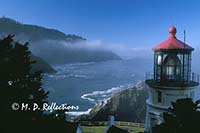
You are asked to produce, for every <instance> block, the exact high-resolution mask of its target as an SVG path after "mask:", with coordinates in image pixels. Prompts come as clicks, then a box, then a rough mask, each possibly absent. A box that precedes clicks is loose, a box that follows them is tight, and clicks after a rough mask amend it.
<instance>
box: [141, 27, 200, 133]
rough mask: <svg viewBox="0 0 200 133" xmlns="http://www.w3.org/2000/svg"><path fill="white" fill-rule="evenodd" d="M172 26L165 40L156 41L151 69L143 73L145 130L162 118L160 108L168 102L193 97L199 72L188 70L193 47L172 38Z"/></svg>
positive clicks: (159, 121)
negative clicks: (157, 42)
mask: <svg viewBox="0 0 200 133" xmlns="http://www.w3.org/2000/svg"><path fill="white" fill-rule="evenodd" d="M176 32H177V30H176V28H175V27H174V26H172V27H170V28H169V37H168V39H167V40H165V41H163V42H162V43H160V44H158V45H156V46H155V47H154V48H153V51H154V67H153V73H147V74H146V81H145V82H146V86H147V88H148V94H149V97H148V99H147V100H146V105H147V111H146V121H145V131H146V132H151V129H152V127H153V126H155V125H158V124H160V123H162V122H163V117H162V115H163V112H165V111H167V109H168V108H169V107H170V106H171V102H173V101H176V100H177V99H181V98H192V99H194V95H195V90H196V88H197V86H198V85H199V76H198V75H197V74H195V73H193V72H191V60H192V57H191V54H192V51H194V48H192V47H191V46H189V45H187V44H185V42H182V41H180V40H178V39H177V38H176Z"/></svg>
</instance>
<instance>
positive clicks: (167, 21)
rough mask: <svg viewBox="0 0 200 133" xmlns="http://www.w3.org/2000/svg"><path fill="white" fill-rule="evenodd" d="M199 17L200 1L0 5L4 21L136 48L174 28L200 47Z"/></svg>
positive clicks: (27, 0)
mask: <svg viewBox="0 0 200 133" xmlns="http://www.w3.org/2000/svg"><path fill="white" fill-rule="evenodd" d="M199 14H200V1H198V0H0V16H5V17H9V18H13V19H15V20H17V21H19V22H22V23H25V24H34V25H40V26H44V27H47V28H53V29H57V30H60V31H62V32H64V33H66V34H77V35H80V36H82V37H84V38H86V39H88V40H100V41H102V42H104V43H105V45H106V44H112V45H116V46H117V45H120V46H121V45H122V46H127V47H131V48H151V47H153V46H154V45H156V44H159V43H160V42H162V41H163V40H165V39H167V38H168V28H169V27H170V26H171V25H174V26H175V27H176V28H177V37H178V38H179V39H180V40H183V38H184V37H183V31H184V30H186V43H188V44H189V45H191V46H193V47H199V46H200V15H199Z"/></svg>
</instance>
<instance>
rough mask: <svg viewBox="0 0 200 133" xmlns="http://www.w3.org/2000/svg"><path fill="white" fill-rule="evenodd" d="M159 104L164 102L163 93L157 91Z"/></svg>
mask: <svg viewBox="0 0 200 133" xmlns="http://www.w3.org/2000/svg"><path fill="white" fill-rule="evenodd" d="M157 102H158V103H161V102H162V92H161V91H157Z"/></svg>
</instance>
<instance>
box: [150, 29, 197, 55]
mask: <svg viewBox="0 0 200 133" xmlns="http://www.w3.org/2000/svg"><path fill="white" fill-rule="evenodd" d="M169 34H170V35H169V38H168V39H167V40H165V41H163V42H162V43H160V44H158V45H156V46H155V47H154V48H153V50H191V51H192V50H194V49H193V48H192V47H190V46H189V45H187V44H185V43H184V42H182V41H180V40H178V39H177V38H176V36H175V35H176V28H175V27H174V26H172V27H170V28H169Z"/></svg>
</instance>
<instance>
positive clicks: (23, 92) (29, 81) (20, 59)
mask: <svg viewBox="0 0 200 133" xmlns="http://www.w3.org/2000/svg"><path fill="white" fill-rule="evenodd" d="M30 54H31V53H30V51H29V49H28V43H25V44H21V43H19V42H16V41H14V40H13V36H11V35H9V36H7V37H6V38H4V39H1V40H0V90H1V92H0V123H1V124H0V128H1V130H3V131H7V130H10V127H12V126H13V125H18V124H19V123H22V122H24V123H26V122H30V121H34V120H39V119H42V115H43V111H42V110H35V111H34V110H33V104H34V103H37V105H39V107H40V108H42V105H43V103H44V102H47V96H48V92H46V91H45V90H44V89H43V88H42V82H41V79H42V75H41V72H39V71H37V72H33V71H31V68H32V65H33V64H34V63H35V61H32V60H31V57H30V56H31V55H30ZM22 104H24V105H26V104H28V108H26V107H25V108H24V109H23V110H22ZM0 132H1V131H0Z"/></svg>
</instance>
